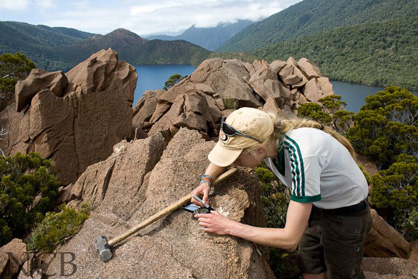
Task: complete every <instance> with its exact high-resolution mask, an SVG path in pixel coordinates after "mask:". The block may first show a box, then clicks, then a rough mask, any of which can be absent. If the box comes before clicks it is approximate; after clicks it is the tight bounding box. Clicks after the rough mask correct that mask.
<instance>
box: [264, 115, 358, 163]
mask: <svg viewBox="0 0 418 279" xmlns="http://www.w3.org/2000/svg"><path fill="white" fill-rule="evenodd" d="M270 117H272V119H273V121H274V132H273V134H272V136H273V137H274V141H275V142H276V143H278V146H280V145H281V143H282V142H281V141H283V135H284V134H286V133H287V132H289V131H290V130H293V129H297V128H302V127H307V128H316V129H319V130H323V131H324V132H326V133H327V134H330V135H331V136H333V137H334V138H335V139H336V140H338V141H339V142H340V143H341V144H342V145H344V146H345V147H346V148H347V150H348V152H350V154H351V156H352V157H353V158H355V155H354V148H353V146H352V145H351V143H350V142H349V141H348V139H347V138H346V137H344V136H343V135H341V134H339V133H338V132H337V131H335V130H334V129H332V128H331V127H327V126H324V125H323V124H321V123H319V122H316V121H314V120H309V119H306V118H299V117H292V118H290V119H289V118H282V117H280V116H278V115H274V116H273V115H272V114H270Z"/></svg>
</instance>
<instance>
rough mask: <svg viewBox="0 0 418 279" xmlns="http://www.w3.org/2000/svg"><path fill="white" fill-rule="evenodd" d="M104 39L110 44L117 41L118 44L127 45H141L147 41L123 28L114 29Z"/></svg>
mask: <svg viewBox="0 0 418 279" xmlns="http://www.w3.org/2000/svg"><path fill="white" fill-rule="evenodd" d="M104 37H105V38H106V39H107V40H110V41H112V42H117V41H119V42H120V43H124V44H128V45H141V44H144V43H145V42H147V41H148V40H147V39H144V38H142V37H140V36H139V35H137V34H135V33H133V32H131V31H129V30H126V29H124V28H119V29H116V30H114V31H112V32H110V33H109V34H106V35H105V36H104Z"/></svg>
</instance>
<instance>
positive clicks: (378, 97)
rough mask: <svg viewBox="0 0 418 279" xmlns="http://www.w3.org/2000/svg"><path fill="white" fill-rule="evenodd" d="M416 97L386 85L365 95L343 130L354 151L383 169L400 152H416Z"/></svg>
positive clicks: (389, 164)
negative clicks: (352, 123)
mask: <svg viewBox="0 0 418 279" xmlns="http://www.w3.org/2000/svg"><path fill="white" fill-rule="evenodd" d="M417 111H418V97H416V96H414V95H413V94H412V93H411V92H409V91H408V90H406V89H403V88H400V87H394V86H393V87H387V88H386V89H385V90H384V91H379V92H377V93H376V94H375V95H371V96H369V97H367V98H366V104H365V105H364V106H362V107H361V109H360V111H359V112H358V113H357V114H356V115H355V116H354V121H355V125H354V127H352V128H350V129H349V130H348V132H347V134H346V136H347V138H348V139H349V140H350V141H351V143H352V144H353V147H354V148H355V149H356V151H357V152H359V153H361V154H364V155H366V156H367V157H369V158H370V159H372V160H374V161H375V162H376V163H377V164H378V167H379V169H381V170H382V169H387V168H389V167H390V166H391V165H392V164H393V163H394V162H396V160H397V156H398V155H400V154H407V155H412V156H416V155H417V154H418V140H417V139H418V122H417V117H416V115H417Z"/></svg>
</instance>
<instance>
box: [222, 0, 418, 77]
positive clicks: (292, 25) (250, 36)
mask: <svg viewBox="0 0 418 279" xmlns="http://www.w3.org/2000/svg"><path fill="white" fill-rule="evenodd" d="M417 10H418V6H417V5H416V2H415V1H408V0H401V1H399V0H379V1H374V0H339V1H328V0H309V1H301V2H299V3H297V4H295V5H293V6H290V7H289V8H287V9H285V10H283V11H281V12H279V13H276V14H274V15H272V16H270V17H268V18H266V19H264V20H262V21H260V22H257V23H255V24H252V25H250V26H248V27H247V28H245V29H244V30H242V31H241V32H239V33H238V34H236V35H235V36H234V37H232V38H231V39H230V40H229V41H228V42H226V43H225V44H224V45H223V46H222V47H221V48H220V49H218V51H250V50H255V49H259V48H262V47H265V46H268V45H272V44H278V43H280V42H282V41H286V40H293V39H297V38H303V37H306V36H310V35H315V34H319V33H322V32H325V31H329V30H332V29H337V28H341V27H345V26H355V25H359V24H364V25H365V26H367V25H370V24H373V23H381V22H384V21H389V20H396V19H401V18H404V19H407V20H409V19H410V18H411V17H416V15H417ZM383 38H384V37H381V39H383ZM323 46H324V48H323V49H320V48H318V49H316V50H317V51H324V52H327V51H328V48H327V46H328V45H327V44H324V45H323ZM370 54H371V53H370ZM321 69H322V67H321Z"/></svg>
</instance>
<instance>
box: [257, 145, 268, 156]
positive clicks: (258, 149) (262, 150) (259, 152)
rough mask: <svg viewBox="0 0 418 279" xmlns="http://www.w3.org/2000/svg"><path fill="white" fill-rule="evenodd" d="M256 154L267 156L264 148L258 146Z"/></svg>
mask: <svg viewBox="0 0 418 279" xmlns="http://www.w3.org/2000/svg"><path fill="white" fill-rule="evenodd" d="M257 153H258V154H260V155H265V154H267V150H266V148H265V147H264V146H260V147H258V148H257Z"/></svg>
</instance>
